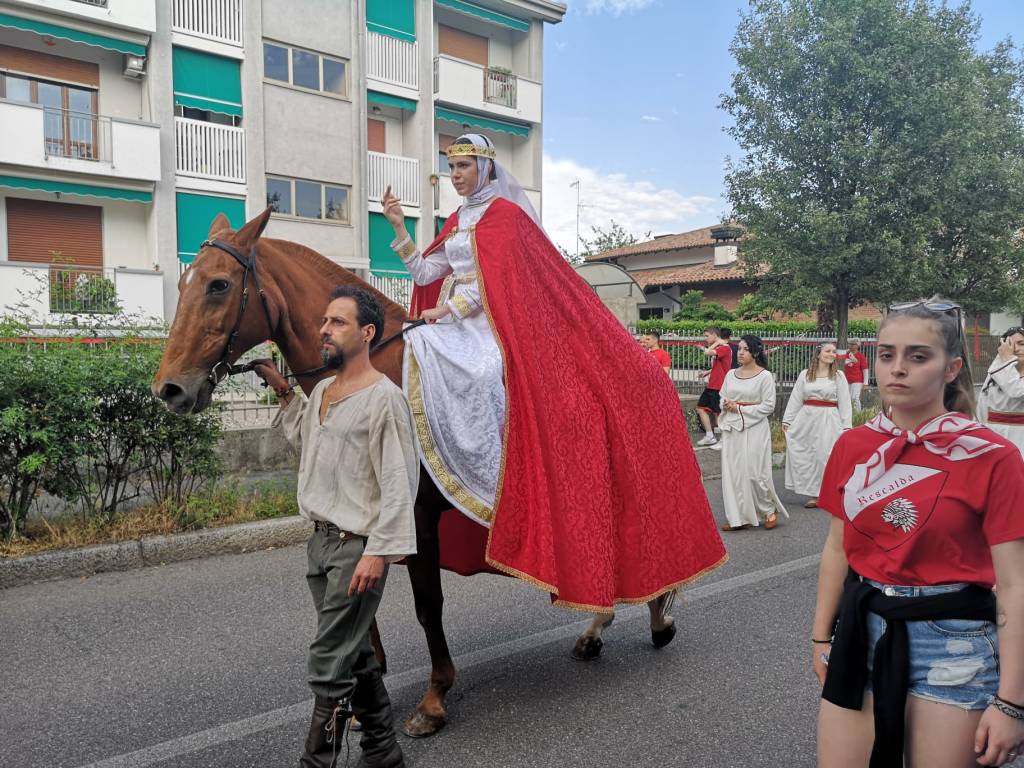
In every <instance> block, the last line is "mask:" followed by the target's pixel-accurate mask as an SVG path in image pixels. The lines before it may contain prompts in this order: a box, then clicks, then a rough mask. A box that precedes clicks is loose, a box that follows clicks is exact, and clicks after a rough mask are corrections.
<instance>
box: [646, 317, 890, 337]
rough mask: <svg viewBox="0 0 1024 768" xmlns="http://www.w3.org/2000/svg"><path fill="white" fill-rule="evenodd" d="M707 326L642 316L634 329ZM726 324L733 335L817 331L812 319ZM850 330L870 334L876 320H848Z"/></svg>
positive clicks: (692, 332) (689, 332) (697, 331)
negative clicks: (649, 318) (646, 318)
mask: <svg viewBox="0 0 1024 768" xmlns="http://www.w3.org/2000/svg"><path fill="white" fill-rule="evenodd" d="M707 326H708V322H707V321H705V320H672V321H668V320H641V321H640V322H639V323H637V324H636V330H637V332H638V333H643V332H644V331H661V332H662V333H675V334H678V335H680V336H700V335H701V334H702V333H703V332H704V329H705V328H706V327H707ZM729 328H730V329H731V330H732V337H733V338H734V339H737V338H739V337H740V336H742V335H743V334H745V333H753V334H756V335H757V336H762V337H768V336H775V335H778V334H782V335H785V336H792V335H802V336H807V337H810V338H815V337H817V335H818V331H817V326H816V325H815V323H814V322H813V321H803V320H773V321H769V322H752V321H746V320H734V321H730V322H729ZM849 334H850V336H851V337H861V338H864V337H867V338H872V337H874V336H876V335H877V334H878V323H877V321H875V320H851V321H850V327H849Z"/></svg>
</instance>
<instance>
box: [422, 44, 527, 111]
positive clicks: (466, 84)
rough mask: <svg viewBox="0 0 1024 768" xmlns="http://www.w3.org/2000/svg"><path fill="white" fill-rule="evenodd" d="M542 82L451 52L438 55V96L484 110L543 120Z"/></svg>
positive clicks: (436, 63)
mask: <svg viewBox="0 0 1024 768" xmlns="http://www.w3.org/2000/svg"><path fill="white" fill-rule="evenodd" d="M542 95H543V94H542V88H541V84H540V83H538V82H534V81H533V80H527V79H526V78H523V77H519V76H518V75H514V74H510V73H507V72H504V71H502V70H497V69H490V68H488V67H481V66H480V65H478V64H472V63H470V62H468V61H462V60H461V59H456V58H453V57H451V56H443V55H442V56H438V57H437V58H436V59H434V100H435V101H438V102H443V103H446V104H450V105H452V106H457V107H466V108H468V109H472V110H474V111H476V112H480V113H481V114H491V115H494V116H495V117H511V118H514V119H516V120H520V121H525V122H529V123H539V122H540V121H541V114H542V113H541V99H542Z"/></svg>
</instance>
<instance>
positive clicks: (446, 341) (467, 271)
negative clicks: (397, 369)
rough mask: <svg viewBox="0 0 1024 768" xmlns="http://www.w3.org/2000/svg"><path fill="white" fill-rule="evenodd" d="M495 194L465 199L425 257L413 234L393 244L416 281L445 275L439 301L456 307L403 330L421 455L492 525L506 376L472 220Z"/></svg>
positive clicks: (440, 483)
mask: <svg viewBox="0 0 1024 768" xmlns="http://www.w3.org/2000/svg"><path fill="white" fill-rule="evenodd" d="M493 199H494V198H490V199H489V200H486V201H484V202H483V203H482V204H478V205H464V206H463V207H462V208H461V209H460V210H459V224H458V229H457V230H456V232H455V234H454V235H452V236H451V237H450V238H449V239H448V241H447V242H446V243H445V244H444V245H443V246H441V247H440V248H438V249H437V250H436V251H434V252H433V253H431V254H430V255H429V256H428V257H427V258H426V259H424V258H423V257H422V256H421V255H420V252H419V250H418V249H414V250H413V251H412V252H411V255H410V254H409V253H408V249H409V248H411V247H412V246H411V245H410V244H409V240H408V238H406V239H405V240H403V241H401V242H398V241H396V242H394V243H392V248H394V249H395V251H396V252H397V253H399V254H400V255H402V258H403V261H404V262H405V265H406V267H408V269H409V273H410V274H411V275H412V278H413V280H414V281H415V282H416V283H417V284H418V285H428V284H430V283H432V282H434V281H436V280H438V279H440V278H442V277H445V276H446V275H447V277H446V279H445V282H444V284H443V286H444V287H443V288H442V289H441V296H440V298H439V299H438V303H437V306H439V307H440V306H443V305H447V306H448V307H449V308H450V309H451V311H452V314H451V315H450V316H449V317H445V318H443V319H442V320H439V321H438V322H436V323H431V324H429V325H425V326H421V327H419V328H416V329H414V330H412V331H410V332H409V333H407V334H406V336H405V372H404V380H403V384H404V389H405V394H406V397H408V399H409V405H410V407H411V409H412V415H413V420H414V422H415V424H416V436H417V442H418V444H419V452H420V459H421V460H422V462H423V465H424V467H426V470H427V472H428V473H429V474H430V476H431V478H432V479H433V480H434V483H435V484H436V485H437V487H438V488H439V489H440V490H441V492H442V493H443V494H444V495H445V497H446V498H447V499H448V501H450V502H451V503H452V505H453V506H454V507H455V508H456V509H458V510H459V511H461V512H462V513H464V514H466V515H468V516H469V517H470V518H472V519H473V520H475V521H476V522H479V523H482V524H484V525H487V526H489V525H490V523H491V519H492V518H493V516H494V500H495V496H496V494H497V484H498V477H499V474H500V471H501V455H502V433H503V430H504V424H505V383H504V375H503V374H504V366H503V363H502V358H501V349H500V348H499V347H498V344H497V342H496V341H495V338H494V333H493V331H492V330H491V326H490V321H489V320H488V317H487V313H486V311H484V307H483V298H482V296H481V290H480V284H479V282H478V272H477V264H476V253H475V245H474V239H473V238H474V231H473V227H474V226H475V225H476V223H477V222H478V221H479V220H480V218H481V216H483V214H484V212H485V211H486V210H487V207H488V205H489V203H490V201H491V200H493ZM403 252H404V253H403Z"/></svg>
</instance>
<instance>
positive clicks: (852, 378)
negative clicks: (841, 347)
mask: <svg viewBox="0 0 1024 768" xmlns="http://www.w3.org/2000/svg"><path fill="white" fill-rule="evenodd" d="M849 347H850V349H849V351H848V352H846V353H844V354H840V355H836V359H837V360H841V361H842V363H843V375H844V376H846V381H847V383H848V384H849V385H850V400H851V401H852V402H853V409H854V410H855V411H859V410H861V404H860V393H861V390H863V389H864V385H865V384H867V383H869V382H870V379H871V373H870V371H869V370H868V369H869V368H870V366H869V365H868V359H867V358H866V357H864V355H863V354H862V353H861V351H860V342H859V341H851V342H850V344H849Z"/></svg>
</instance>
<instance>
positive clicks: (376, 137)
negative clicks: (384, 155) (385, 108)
mask: <svg viewBox="0 0 1024 768" xmlns="http://www.w3.org/2000/svg"><path fill="white" fill-rule="evenodd" d="M384 129H385V126H384V121H383V120H374V119H373V118H367V120H366V144H367V148H368V149H369V150H370V151H371V152H387V151H388V150H387V140H386V138H385V130H384Z"/></svg>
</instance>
